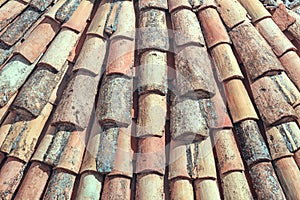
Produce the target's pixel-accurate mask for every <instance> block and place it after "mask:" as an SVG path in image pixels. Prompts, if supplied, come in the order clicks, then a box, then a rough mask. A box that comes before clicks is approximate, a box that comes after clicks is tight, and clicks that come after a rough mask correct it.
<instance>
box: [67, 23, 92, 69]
mask: <svg viewBox="0 0 300 200" xmlns="http://www.w3.org/2000/svg"><path fill="white" fill-rule="evenodd" d="M88 26H89V23H88V24H86V27H85V29H84V30H83V32H82V33H81V35H80V38H79V40H77V42H76V45H75V46H74V47H73V49H72V51H71V52H70V54H69V56H68V58H67V61H68V62H69V63H72V64H75V62H76V60H77V58H78V56H79V54H80V52H81V50H82V46H83V44H84V42H85V40H86V38H87V35H86V31H87V28H88Z"/></svg>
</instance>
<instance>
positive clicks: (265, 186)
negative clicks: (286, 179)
mask: <svg viewBox="0 0 300 200" xmlns="http://www.w3.org/2000/svg"><path fill="white" fill-rule="evenodd" d="M249 171H250V176H251V179H252V183H253V188H254V190H255V193H256V195H257V197H256V198H258V199H285V195H284V193H283V191H282V188H281V186H280V183H279V181H278V179H277V176H276V174H275V171H274V169H273V166H272V164H271V163H269V162H262V163H259V164H256V165H254V166H252V167H251V168H250V170H249Z"/></svg>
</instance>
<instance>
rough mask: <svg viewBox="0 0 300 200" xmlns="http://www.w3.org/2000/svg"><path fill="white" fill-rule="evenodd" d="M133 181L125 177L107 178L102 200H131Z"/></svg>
mask: <svg viewBox="0 0 300 200" xmlns="http://www.w3.org/2000/svg"><path fill="white" fill-rule="evenodd" d="M130 183H131V179H129V178H125V177H118V176H116V177H106V178H105V182H104V186H103V191H102V195H101V199H107V200H114V199H130V196H131V187H130V186H131V184H130Z"/></svg>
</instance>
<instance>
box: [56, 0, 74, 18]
mask: <svg viewBox="0 0 300 200" xmlns="http://www.w3.org/2000/svg"><path fill="white" fill-rule="evenodd" d="M79 4H80V0H68V1H66V2H65V3H64V4H63V5H62V6H61V7H60V8H59V9H58V10H57V12H56V14H55V19H56V20H58V21H60V22H65V21H68V20H69V19H70V17H71V16H72V15H73V13H74V12H75V10H76V9H77V8H78V6H79Z"/></svg>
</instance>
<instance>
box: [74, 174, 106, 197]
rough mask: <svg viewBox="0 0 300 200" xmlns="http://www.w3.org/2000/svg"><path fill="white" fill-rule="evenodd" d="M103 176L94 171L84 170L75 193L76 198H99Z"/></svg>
mask: <svg viewBox="0 0 300 200" xmlns="http://www.w3.org/2000/svg"><path fill="white" fill-rule="evenodd" d="M102 183H103V178H102V176H101V175H99V174H98V173H95V172H86V173H83V174H82V175H81V176H80V183H79V186H78V189H77V193H76V197H75V199H76V200H80V199H93V198H94V199H100V192H101V189H102Z"/></svg>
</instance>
